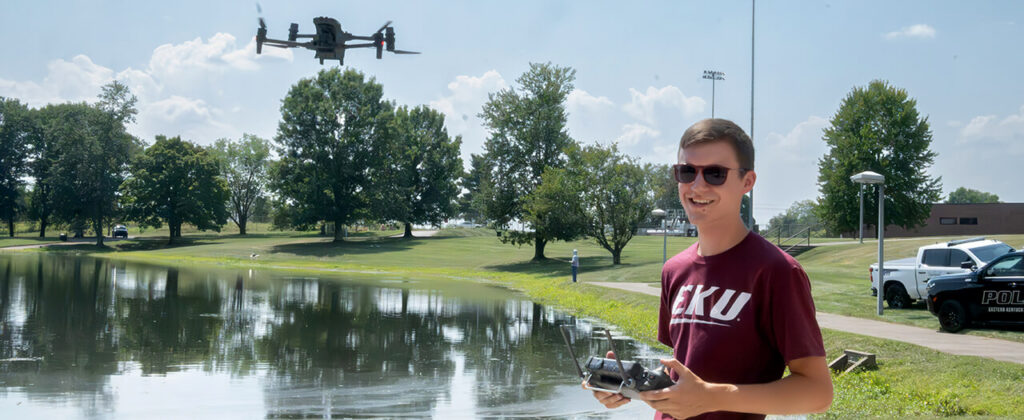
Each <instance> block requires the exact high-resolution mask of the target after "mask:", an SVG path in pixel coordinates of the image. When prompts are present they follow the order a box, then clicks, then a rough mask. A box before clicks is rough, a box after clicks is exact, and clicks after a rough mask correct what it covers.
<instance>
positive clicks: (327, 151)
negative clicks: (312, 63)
mask: <svg viewBox="0 0 1024 420" xmlns="http://www.w3.org/2000/svg"><path fill="white" fill-rule="evenodd" d="M382 92H383V89H382V87H381V86H380V84H378V83H376V82H375V81H374V80H373V79H370V80H366V79H365V78H364V76H363V75H362V74H360V73H358V72H355V71H352V70H349V71H345V72H341V71H340V70H337V69H335V70H330V71H323V72H321V73H320V74H319V75H318V76H317V77H314V78H309V79H302V80H300V81H299V82H298V83H297V84H296V85H295V86H293V87H292V89H291V90H290V91H289V93H288V95H287V96H286V97H285V99H284V101H283V105H282V107H281V111H282V121H281V123H280V126H279V130H278V135H277V138H276V139H274V140H275V141H273V142H272V141H268V140H266V139H262V138H259V137H257V136H253V135H249V134H246V135H243V136H242V138H241V139H239V140H230V139H220V140H217V141H216V142H215V143H214V144H213V145H210V146H201V145H198V144H196V143H193V142H191V141H188V140H184V139H182V138H181V137H180V136H173V137H170V136H166V135H158V136H156V138H155V139H154V142H153V143H152V144H149V145H147V144H145V142H144V141H142V140H141V139H138V138H135V137H133V136H131V135H130V134H128V132H127V130H126V125H127V124H130V123H131V122H133V121H134V116H135V114H136V113H137V111H136V108H135V104H136V101H137V100H136V98H135V96H133V95H132V94H131V92H130V91H129V89H128V88H127V87H126V86H125V85H124V84H121V83H120V82H117V81H115V82H112V83H110V84H108V85H106V86H104V87H103V91H102V93H101V94H100V96H99V100H98V101H97V102H96V103H94V104H89V103H84V102H83V103H67V104H50V105H46V106H44V107H42V108H39V109H31V108H29V107H28V106H26V105H24V104H22V103H21V102H20V101H18V100H17V99H13V98H0V218H2V219H3V221H4V222H5V224H6V228H7V229H6V230H7V231H8V234H9V235H10V236H14V231H15V226H14V225H15V221H17V220H22V221H28V222H31V223H33V224H34V227H35V228H36V229H38V231H39V236H40V237H43V236H46V234H47V229H48V228H50V227H51V226H53V225H57V226H59V227H60V228H65V229H68V230H70V231H71V232H73V233H74V234H75V236H84V235H85V233H86V232H87V231H89V230H91V231H92V233H93V234H95V235H96V243H97V245H102V244H103V236H104V233H105V232H106V231H107V230H108V229H109V228H111V227H112V226H113V224H115V223H119V222H122V221H132V222H135V223H137V224H138V225H139V226H142V227H162V226H163V225H165V224H166V225H167V226H168V229H169V241H170V242H174V241H175V240H176V238H179V237H181V233H182V225H184V224H189V225H192V226H195V227H196V228H198V229H200V230H215V231H219V230H220V228H221V227H222V226H223V225H225V224H226V223H227V221H228V220H229V219H230V220H231V221H233V222H234V223H235V224H237V225H238V228H239V233H240V234H243V235H244V234H246V226H247V224H248V223H249V222H250V221H251V220H252V219H253V218H257V217H258V218H261V219H264V220H272V221H273V222H274V223H275V225H277V226H278V227H283V228H284V227H286V228H310V227H314V226H316V225H317V224H320V225H321V227H322V226H323V224H324V223H325V222H331V223H333V225H334V226H337V227H338V228H337V229H335V232H336V233H335V235H336V236H335V238H336V239H337V240H341V239H342V235H341V232H342V231H343V229H341V228H340V226H342V225H345V224H349V223H353V222H357V221H358V222H363V223H369V222H382V223H383V222H388V223H391V222H399V223H402V224H404V225H405V227H406V235H407V236H411V226H412V225H413V224H434V225H438V224H440V223H441V222H442V221H444V220H446V219H448V218H450V217H454V216H456V215H457V211H458V205H457V202H456V199H457V197H458V195H459V192H460V191H459V187H458V182H459V177H460V176H461V175H462V172H463V170H462V162H461V160H460V158H459V146H460V144H461V139H459V138H457V137H456V138H454V139H453V138H451V137H450V136H449V135H448V133H447V130H446V129H445V127H444V115H443V114H441V113H439V112H437V111H434V110H432V109H430V108H427V107H423V106H420V107H416V108H412V109H409V108H407V107H398V106H395V105H394V103H392V102H390V101H387V100H385V99H384V98H383V95H382ZM275 143H276V144H275ZM273 152H276V153H277V155H278V157H279V158H278V159H274V156H273V154H274V153H273Z"/></svg>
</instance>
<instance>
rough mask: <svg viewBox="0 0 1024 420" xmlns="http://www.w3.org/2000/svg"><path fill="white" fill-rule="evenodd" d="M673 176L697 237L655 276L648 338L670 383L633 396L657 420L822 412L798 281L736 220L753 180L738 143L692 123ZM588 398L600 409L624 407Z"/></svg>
mask: <svg viewBox="0 0 1024 420" xmlns="http://www.w3.org/2000/svg"><path fill="white" fill-rule="evenodd" d="M673 171H674V175H675V177H676V181H678V183H679V200H680V201H681V202H682V204H683V208H684V209H685V210H686V215H687V217H688V218H689V219H690V223H693V224H694V225H696V226H697V232H698V235H697V236H698V238H697V243H696V244H694V245H693V246H691V247H689V248H688V249H686V250H685V251H683V252H681V253H679V254H678V255H676V256H674V257H672V258H671V259H669V260H668V262H666V263H665V266H664V267H663V268H662V274H661V312H660V315H659V317H658V340H659V341H661V342H662V343H664V344H665V345H667V346H670V347H672V348H673V349H674V358H673V359H667V360H662V361H661V362H662V363H663V364H664V365H666V366H668V368H670V369H671V371H672V373H671V375H672V379H674V380H675V381H676V384H675V385H673V386H671V387H669V388H666V389H664V390H659V391H648V392H644V393H642V394H641V398H642V399H643V400H644V402H646V403H647V404H649V405H650V406H651V407H654V408H655V409H656V410H658V412H659V413H658V415H657V416H655V417H656V418H661V419H666V418H676V419H683V418H690V417H697V416H699V418H702V419H734V418H735V419H747V418H751V419H753V418H764V414H804V413H811V412H822V411H825V410H826V409H828V407H829V405H831V403H832V379H831V376H830V374H829V369H828V366H827V364H826V362H825V349H824V345H823V344H822V340H821V331H820V330H819V328H818V323H817V321H816V319H815V314H814V312H815V311H814V303H813V302H812V301H811V290H810V282H809V280H808V278H807V274H806V273H804V271H803V269H802V268H801V267H800V265H799V264H798V263H797V262H796V260H794V259H793V258H792V257H790V256H789V255H787V254H785V253H784V252H782V250H780V249H779V248H778V247H776V246H775V245H772V244H771V243H770V242H768V241H766V240H765V239H763V238H761V236H760V235H757V234H755V233H752V232H750V231H748V230H747V228H746V226H745V225H744V223H743V221H742V220H741V219H740V203H741V201H742V199H743V195H744V194H746V193H747V192H749V191H750V190H751V189H752V188H753V187H754V181H756V180H757V174H755V173H754V146H753V143H751V141H750V137H748V136H747V135H746V133H744V132H743V130H742V129H741V128H739V127H738V126H737V125H736V124H734V123H733V122H731V121H728V120H723V119H707V120H703V121H700V122H698V123H696V124H694V125H693V126H691V127H690V128H689V129H687V130H686V132H685V133H684V134H683V138H682V139H681V140H680V142H679V156H678V164H676V165H674V166H673ZM609 357H610V356H609ZM787 366H788V367H789V371H790V375H789V376H786V377H785V378H783V377H782V374H783V371H784V369H785V368H786V367H787ZM594 396H595V397H596V398H597V399H598V400H599V401H600V402H601V403H602V404H604V405H605V406H606V407H608V408H614V407H618V406H620V405H623V404H625V403H627V402H629V399H628V398H626V397H623V396H622V395H621V394H611V393H606V392H598V391H595V392H594Z"/></svg>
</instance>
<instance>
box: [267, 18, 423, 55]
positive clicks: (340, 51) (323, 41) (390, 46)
mask: <svg viewBox="0 0 1024 420" xmlns="http://www.w3.org/2000/svg"><path fill="white" fill-rule="evenodd" d="M259 20H260V27H259V29H257V30H256V54H262V53H263V44H266V45H267V46H271V47H277V48H296V47H303V48H307V49H310V50H314V51H316V58H319V59H320V64H323V63H324V60H338V64H339V65H341V64H345V50H347V49H350V48H376V49H377V59H378V60H380V59H381V58H382V57H383V56H384V51H387V52H390V53H395V54H419V52H416V51H402V50H396V49H395V28H393V27H391V21H390V20H389V21H387V23H385V24H384V26H381V27H380V29H378V30H377V32H374V33H373V35H370V36H359V35H352V34H351V33H348V32H345V31H343V30H342V29H341V23H338V21H337V20H336V19H333V18H329V17H323V16H321V17H318V18H314V19H313V25H316V34H311V35H307V34H300V33H299V24H297V23H293V24H292V25H291V27H290V28H288V40H287V41H285V40H283V39H272V38H267V24H266V22H264V21H263V18H262V17H260V18H259ZM303 38H309V39H311V40H310V41H308V42H299V41H298V40H299V39H303ZM352 40H358V41H370V42H365V43H360V44H346V42H349V41H352Z"/></svg>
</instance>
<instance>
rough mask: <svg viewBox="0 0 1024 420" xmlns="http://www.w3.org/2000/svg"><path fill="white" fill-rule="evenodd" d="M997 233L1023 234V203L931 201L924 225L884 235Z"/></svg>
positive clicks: (889, 229)
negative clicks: (929, 211) (940, 202)
mask: <svg viewBox="0 0 1024 420" xmlns="http://www.w3.org/2000/svg"><path fill="white" fill-rule="evenodd" d="M998 234H1024V203H986V204H932V214H931V216H929V217H928V220H927V221H926V222H925V225H924V226H921V227H919V228H917V229H904V228H902V227H899V226H888V227H886V229H885V236H886V237H907V236H949V235H998ZM869 235H871V234H870V233H868V232H867V231H865V232H864V236H869ZM871 236H874V235H871Z"/></svg>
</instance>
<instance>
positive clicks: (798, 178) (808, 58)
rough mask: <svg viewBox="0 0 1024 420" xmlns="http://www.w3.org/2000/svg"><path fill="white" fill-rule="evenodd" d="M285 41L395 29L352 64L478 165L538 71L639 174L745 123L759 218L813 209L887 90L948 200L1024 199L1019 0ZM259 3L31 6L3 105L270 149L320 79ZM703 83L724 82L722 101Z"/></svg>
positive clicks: (619, 7) (428, 14)
mask: <svg viewBox="0 0 1024 420" xmlns="http://www.w3.org/2000/svg"><path fill="white" fill-rule="evenodd" d="M260 6H261V8H262V14H263V17H264V18H265V19H266V22H267V25H268V30H269V33H268V35H269V36H270V37H272V38H286V37H287V32H288V25H289V24H290V23H292V22H295V23H298V24H299V29H300V33H310V32H312V19H313V18H314V17H317V16H330V17H333V18H335V19H338V20H339V21H340V22H341V25H342V28H343V29H344V30H346V31H348V32H352V33H354V34H357V35H368V34H370V33H372V32H373V31H375V30H377V28H379V27H380V26H381V25H383V24H384V22H386V21H388V20H392V21H393V22H394V23H393V26H394V27H395V31H396V35H397V41H396V44H397V48H398V49H405V50H414V51H421V52H423V54H421V55H385V57H384V59H383V60H377V59H376V58H375V57H374V53H373V51H372V50H370V49H364V50H350V51H348V53H347V56H346V60H345V67H347V68H353V69H356V70H359V71H361V72H363V73H365V74H366V75H367V76H369V77H373V78H375V79H376V81H377V82H379V83H381V84H382V85H383V87H384V95H385V97H386V98H387V99H389V100H393V101H395V102H396V103H398V104H400V105H409V106H417V105H428V106H431V107H434V108H436V109H438V110H440V111H443V112H444V113H445V114H446V116H447V117H446V122H447V127H448V131H449V133H450V134H452V135H461V136H462V139H463V145H462V156H463V160H464V161H466V162H468V161H469V155H470V154H471V153H477V154H479V153H482V152H483V144H484V141H485V140H486V138H487V131H486V130H485V129H484V128H483V127H482V126H481V122H480V119H479V117H478V116H477V115H478V114H479V112H480V109H481V106H482V105H483V104H484V102H486V100H487V95H488V94H489V93H493V92H497V91H499V90H501V89H504V88H508V87H512V86H515V85H516V82H515V81H516V79H517V78H518V77H519V76H520V75H522V74H523V72H525V71H526V70H527V69H528V68H529V63H531V62H538V63H539V62H551V63H553V64H556V65H559V66H570V67H572V68H573V69H575V70H576V80H575V84H574V86H575V90H574V91H573V92H572V93H571V94H570V95H569V98H568V100H567V103H566V107H567V109H568V111H569V121H568V129H569V133H570V134H571V135H572V136H573V138H575V139H576V140H578V141H580V142H583V143H600V144H610V143H613V142H614V143H617V144H618V145H619V148H620V150H622V151H624V152H625V153H627V154H629V155H631V156H634V157H637V158H638V159H640V160H641V161H642V162H649V163H659V164H670V163H675V157H676V155H675V150H676V147H677V145H678V141H679V137H680V136H681V135H682V133H683V131H684V130H685V129H686V127H688V126H690V125H691V124H693V123H694V122H696V121H699V120H701V119H704V118H708V117H711V113H712V101H714V114H715V117H718V118H727V119H731V120H733V121H735V122H736V123H737V124H739V125H740V126H741V127H743V128H744V130H747V132H748V133H751V132H752V138H753V141H754V145H755V148H756V163H755V169H756V171H757V173H758V179H757V184H756V186H755V187H754V215H755V218H756V219H757V220H758V223H761V224H764V223H767V222H768V219H769V218H770V217H771V216H773V215H775V214H778V213H780V212H782V211H784V210H785V209H786V208H788V207H789V206H790V205H792V204H793V203H794V202H795V201H800V200H808V199H815V198H816V197H818V196H819V189H818V185H817V175H818V160H819V159H820V158H821V157H822V156H823V155H824V154H825V152H826V146H825V143H824V142H823V141H822V140H821V138H822V130H823V129H824V128H825V127H828V126H829V120H830V119H831V118H832V117H833V116H834V115H835V112H836V110H837V109H838V107H839V106H840V104H841V102H842V100H843V98H844V97H845V96H846V95H848V94H849V93H850V91H851V90H852V89H853V88H855V87H862V86H866V85H867V84H868V83H869V82H871V81H872V80H875V79H881V80H886V81H888V82H889V83H891V84H892V85H894V86H896V87H898V88H901V89H905V90H906V91H907V93H908V94H909V95H910V97H911V98H913V99H915V100H916V101H917V109H918V111H919V112H920V113H921V115H922V116H925V117H926V118H927V121H928V123H929V125H930V127H931V132H932V136H933V139H932V146H931V148H932V150H933V151H935V152H936V153H937V154H938V156H937V157H936V159H935V163H934V165H932V166H931V167H930V168H928V169H927V170H928V172H929V173H930V174H932V175H933V176H941V177H942V185H943V193H944V194H948V193H949V192H951V191H953V190H955V189H957V188H959V187H968V188H973V189H978V190H982V191H986V192H991V193H995V194H997V195H998V196H999V197H1000V199H1001V200H1002V201H1004V202H1024V188H1022V187H1021V184H1020V180H1021V178H1022V177H1021V172H1020V170H1019V169H1020V167H1018V166H1017V165H1020V164H1021V163H1022V162H1024V80H1022V78H1021V77H1020V75H1021V69H1022V68H1024V54H1022V53H1021V52H1020V51H1021V47H1020V45H1019V44H1020V42H1021V41H1022V40H1024V28H1022V26H1024V3H1022V2H1012V1H977V2H954V1H924V0H907V1H900V2H891V1H858V2H837V1H814V0H808V1H780V0H775V1H766V0H762V1H759V2H757V4H756V9H755V14H754V19H755V32H754V69H753V83H754V84H753V87H754V89H753V94H754V98H753V115H754V118H753V130H751V108H752V107H751V2H750V1H749V0H745V1H733V0H724V1H719V2H708V1H663V2H662V1H652V2H621V1H552V0H547V1H542V0H520V1H514V2H512V1H506V2H497V1H487V2H479V1H445V2H422V1H395V2H352V1H303V2H295V1H275V0H263V1H261V2H260ZM257 16H258V14H257V7H256V3H255V2H252V1H209V0H206V1H193V0H182V1H176V2H139V1H102V0H97V1H47V0H38V1H23V0H8V1H5V2H4V4H3V5H2V6H0V39H3V40H4V41H5V42H4V44H3V46H2V47H0V53H2V57H3V59H2V60H0V96H6V97H13V98H17V99H19V100H21V101H23V102H26V103H28V104H29V105H30V106H33V107H39V106H43V105H45V104H48V103H62V102H67V101H75V102H78V101H89V102H92V101H95V98H96V95H98V94H99V92H100V87H101V86H103V85H104V84H106V83H109V82H110V81H112V80H115V79H116V80H120V81H122V82H124V83H126V84H127V85H128V86H129V87H130V88H131V89H132V92H133V93H134V94H135V95H136V96H137V97H138V98H139V102H138V109H139V114H138V117H137V121H136V122H135V123H134V124H133V125H132V126H131V127H130V128H129V129H130V131H131V132H132V133H133V134H135V135H137V136H139V137H140V138H142V139H143V140H147V141H149V142H152V140H153V138H154V136H156V135H158V134H165V135H169V136H174V135H180V136H182V137H183V138H184V139H187V140H190V141H193V142H196V143H199V144H211V143H213V142H214V141H215V140H216V139H218V138H233V139H238V138H240V137H241V136H242V134H243V133H250V134H256V135H258V136H261V137H264V138H268V139H272V138H274V136H275V134H276V130H277V124H278V122H279V121H280V105H281V100H282V98H284V97H285V95H287V93H288V89H289V88H290V87H291V86H292V85H293V84H295V83H296V82H297V81H298V80H300V79H302V78H309V77H313V76H315V75H316V74H317V72H318V71H320V70H322V69H330V68H333V67H337V66H338V64H337V62H325V64H323V65H321V64H320V63H319V61H318V60H316V59H314V58H313V52H312V51H309V50H304V49H295V50H280V49H274V48H264V50H263V54H262V55H257V54H256V52H255V41H254V37H255V34H256V27H257ZM704 70H716V71H721V72H724V73H725V80H722V81H718V82H715V86H714V98H712V96H713V95H712V84H711V81H710V80H704V79H702V78H701V75H702V74H703V72H704Z"/></svg>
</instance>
